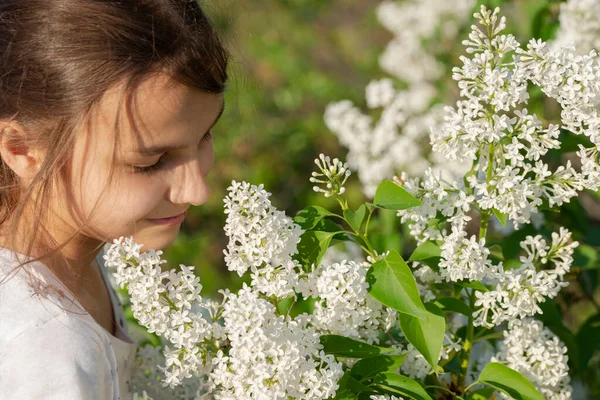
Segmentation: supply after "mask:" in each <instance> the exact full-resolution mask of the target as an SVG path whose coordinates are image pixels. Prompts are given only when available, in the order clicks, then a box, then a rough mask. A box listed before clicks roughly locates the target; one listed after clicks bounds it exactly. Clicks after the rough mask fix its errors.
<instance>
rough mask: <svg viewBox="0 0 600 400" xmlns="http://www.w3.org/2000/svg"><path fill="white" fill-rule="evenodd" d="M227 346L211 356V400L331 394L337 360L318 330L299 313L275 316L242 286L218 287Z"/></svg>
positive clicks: (338, 369)
mask: <svg viewBox="0 0 600 400" xmlns="http://www.w3.org/2000/svg"><path fill="white" fill-rule="evenodd" d="M224 295H225V297H226V302H225V305H224V310H223V314H222V315H223V320H224V329H225V331H226V332H227V337H228V339H229V346H228V350H227V352H224V351H221V350H220V351H219V352H218V353H217V355H216V356H215V357H214V358H213V360H212V363H213V364H214V368H213V370H212V372H211V374H210V382H211V385H212V387H211V392H213V393H214V398H215V399H232V400H233V399H240V400H245V399H248V398H255V399H289V398H295V399H326V398H328V397H330V396H332V395H334V394H335V391H336V390H337V388H338V384H337V382H338V380H339V379H340V378H341V376H342V374H343V371H342V367H341V364H339V363H338V362H336V361H335V359H334V357H333V356H331V355H326V354H324V353H323V351H322V350H321V348H322V347H321V344H320V342H319V337H320V335H319V334H318V333H317V332H316V330H315V329H314V328H311V327H310V326H309V325H308V324H307V323H306V322H307V321H306V319H305V320H303V319H302V318H297V319H295V320H294V319H291V318H289V317H287V318H284V317H283V316H277V315H276V312H275V307H274V306H273V305H272V304H271V303H269V302H267V301H266V300H263V299H261V298H259V297H258V296H257V294H256V293H255V292H253V291H252V290H251V289H250V288H248V287H247V286H244V288H242V289H241V290H240V291H239V292H238V293H237V294H231V293H227V292H224Z"/></svg>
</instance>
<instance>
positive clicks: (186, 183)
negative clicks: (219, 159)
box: [169, 157, 212, 206]
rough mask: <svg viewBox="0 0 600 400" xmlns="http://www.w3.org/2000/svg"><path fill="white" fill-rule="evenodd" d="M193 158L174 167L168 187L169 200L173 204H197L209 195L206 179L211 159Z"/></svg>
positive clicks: (202, 202)
mask: <svg viewBox="0 0 600 400" xmlns="http://www.w3.org/2000/svg"><path fill="white" fill-rule="evenodd" d="M207 158H209V157H206V158H204V159H198V158H194V159H192V160H189V161H187V162H185V163H183V164H181V165H179V166H177V167H176V168H175V173H174V174H173V175H172V177H171V179H172V182H170V189H169V200H170V201H171V202H172V203H175V204H191V205H194V206H199V205H201V204H204V203H205V202H206V201H207V200H208V198H209V197H210V186H209V185H208V181H207V179H206V175H207V174H208V172H209V170H210V167H211V166H212V159H210V160H209V159H207Z"/></svg>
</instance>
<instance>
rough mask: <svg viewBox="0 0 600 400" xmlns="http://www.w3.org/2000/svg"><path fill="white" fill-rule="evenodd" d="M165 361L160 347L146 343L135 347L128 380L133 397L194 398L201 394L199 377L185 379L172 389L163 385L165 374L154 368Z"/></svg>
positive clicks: (150, 399) (142, 399) (143, 399)
mask: <svg viewBox="0 0 600 400" xmlns="http://www.w3.org/2000/svg"><path fill="white" fill-rule="evenodd" d="M165 362H166V361H165V355H164V353H163V352H162V349H161V348H160V347H154V346H152V345H149V344H147V345H145V346H139V347H138V348H137V351H136V355H135V360H134V367H133V368H132V376H131V380H130V384H131V390H132V392H134V393H136V395H134V399H135V398H137V399H138V400H163V399H165V400H166V399H195V398H200V397H201V396H202V392H203V391H202V387H201V384H200V383H201V380H200V379H186V380H185V381H184V382H183V383H182V384H181V385H179V386H177V387H175V388H172V389H171V388H167V387H165V386H164V385H163V384H162V382H163V380H164V379H165V376H164V374H163V373H162V371H161V369H158V368H156V366H157V365H163V364H165Z"/></svg>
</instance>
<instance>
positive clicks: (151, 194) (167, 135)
mask: <svg viewBox="0 0 600 400" xmlns="http://www.w3.org/2000/svg"><path fill="white" fill-rule="evenodd" d="M121 89H122V87H116V88H115V89H114V90H111V91H109V92H107V93H106V95H105V96H104V98H103V99H102V100H101V102H100V103H99V104H98V107H97V108H95V109H94V112H93V114H92V116H91V119H90V120H89V122H88V123H87V124H86V125H85V126H81V128H80V129H79V130H78V132H76V134H77V139H76V143H75V149H74V153H73V157H72V158H71V160H70V164H69V168H68V170H69V171H70V172H69V175H68V176H66V177H65V178H66V182H67V185H66V186H65V187H63V189H62V190H61V193H60V194H59V195H58V196H56V197H55V198H53V199H52V200H53V202H52V203H51V208H52V209H53V210H52V211H53V212H51V215H52V214H55V218H58V220H59V221H62V223H60V224H54V226H62V227H64V229H65V231H64V232H63V234H66V233H68V232H67V231H69V230H72V229H73V228H75V227H77V226H80V224H81V222H80V221H81V219H83V220H85V219H86V218H87V217H91V219H90V222H89V225H88V227H87V228H85V229H84V231H83V232H84V237H82V238H80V239H81V240H83V241H85V242H89V240H90V239H91V241H92V242H95V241H111V240H112V239H114V238H118V237H120V236H133V237H134V239H135V241H136V242H138V243H140V244H143V245H144V249H145V250H147V249H149V248H154V249H157V250H158V249H162V248H164V247H166V246H168V245H169V244H171V243H172V242H173V240H174V239H175V237H176V236H177V234H178V232H179V227H180V226H181V221H182V220H183V218H179V219H176V220H172V219H171V220H168V221H165V220H164V219H165V218H170V217H176V216H180V215H182V214H183V213H185V212H186V210H187V209H188V208H189V207H190V206H191V205H196V206H199V205H201V204H203V203H204V202H205V201H206V200H207V199H208V197H209V193H210V189H209V186H208V183H207V180H206V177H207V174H208V172H209V170H210V169H211V167H212V165H213V161H214V152H213V144H212V140H211V128H212V127H213V125H214V124H215V123H216V121H217V120H218V118H219V117H220V115H221V113H222V111H223V98H222V95H217V94H209V93H204V92H201V91H198V90H195V89H192V88H189V87H187V86H185V85H183V84H180V83H174V82H173V81H171V80H170V79H169V78H168V77H167V76H166V75H156V76H153V77H152V78H148V79H147V80H145V81H144V82H143V83H142V84H141V86H139V87H138V88H137V89H136V90H135V92H134V96H133V98H132V100H131V103H130V104H128V103H127V100H125V102H123V105H122V108H121V110H122V112H121V113H120V116H119V117H118V121H119V138H118V141H119V143H120V146H119V147H120V149H119V151H118V152H117V153H116V155H115V157H116V159H115V160H114V162H115V170H114V174H113V177H112V179H111V180H110V181H109V171H110V168H111V163H112V156H113V150H114V145H113V143H114V140H113V134H112V132H113V131H114V126H115V125H114V124H115V120H116V118H117V108H118V107H119V101H120V98H121ZM127 108H129V109H130V110H131V111H132V113H129V112H126V111H125V110H126V109H127ZM128 115H132V116H133V117H132V118H131V117H128ZM132 119H133V121H132ZM96 203H97V208H96V210H93V209H94V206H95V205H96ZM92 211H93V212H92Z"/></svg>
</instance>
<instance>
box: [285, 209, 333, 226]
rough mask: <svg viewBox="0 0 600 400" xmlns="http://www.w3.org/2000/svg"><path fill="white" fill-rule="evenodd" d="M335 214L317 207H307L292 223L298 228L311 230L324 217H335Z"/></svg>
mask: <svg viewBox="0 0 600 400" xmlns="http://www.w3.org/2000/svg"><path fill="white" fill-rule="evenodd" d="M335 216H337V215H336V214H334V213H332V212H330V211H328V210H326V209H324V208H323V207H319V206H309V207H306V208H305V209H304V210H301V211H300V212H299V213H298V214H297V215H296V216H295V217H294V222H295V223H297V224H298V225H300V228H302V229H304V230H305V231H306V230H309V229H312V228H314V227H315V225H317V223H318V222H319V221H321V220H322V219H323V218H325V217H335Z"/></svg>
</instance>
